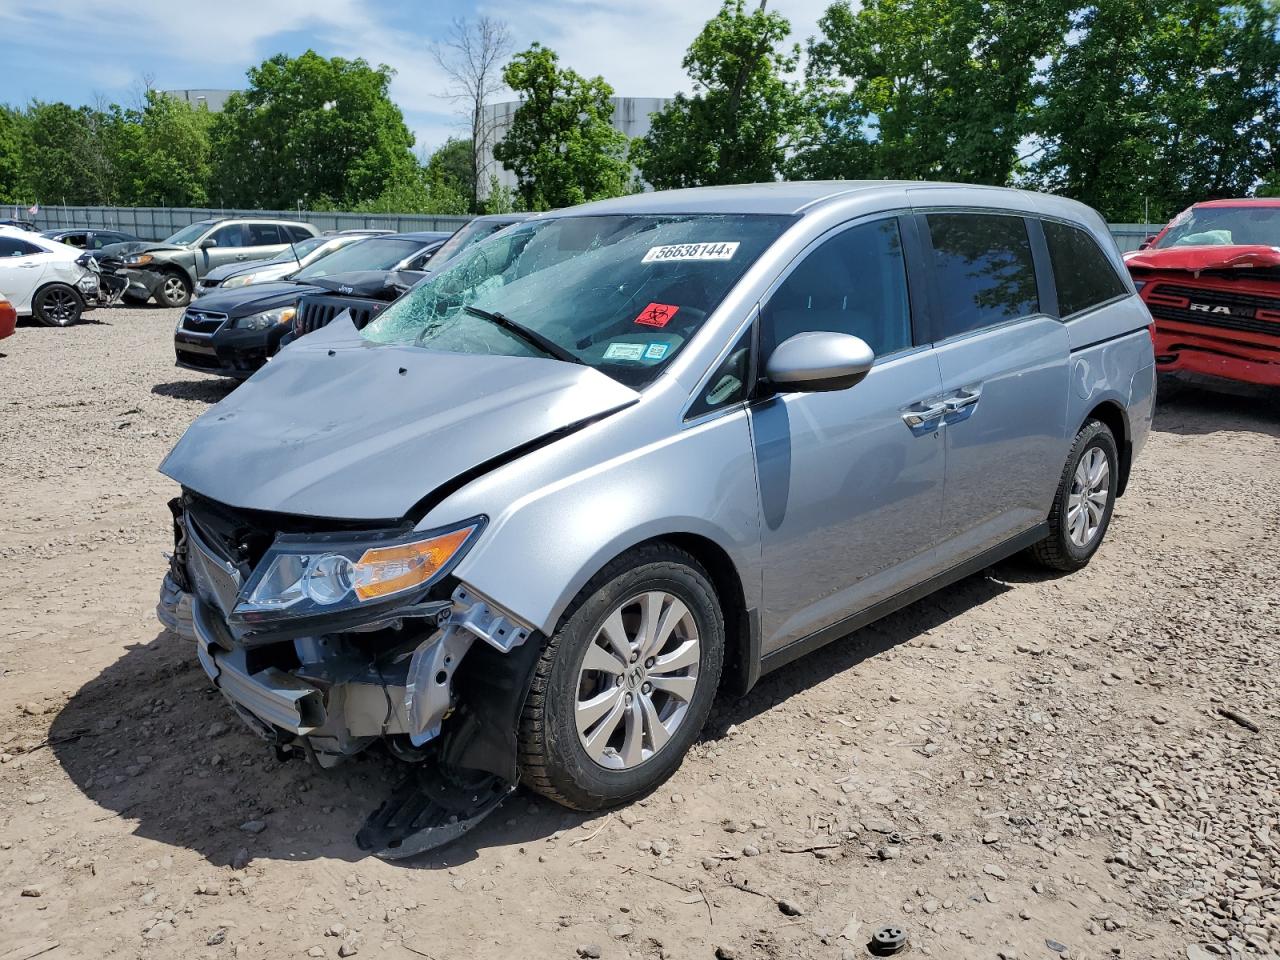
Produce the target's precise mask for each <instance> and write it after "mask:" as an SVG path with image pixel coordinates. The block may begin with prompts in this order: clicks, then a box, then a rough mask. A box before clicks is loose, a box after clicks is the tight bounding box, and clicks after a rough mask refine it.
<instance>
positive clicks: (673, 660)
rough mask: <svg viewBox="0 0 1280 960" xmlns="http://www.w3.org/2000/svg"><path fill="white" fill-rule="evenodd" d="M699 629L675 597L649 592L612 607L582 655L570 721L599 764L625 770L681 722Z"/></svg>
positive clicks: (693, 676) (693, 685) (694, 679)
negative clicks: (575, 697)
mask: <svg viewBox="0 0 1280 960" xmlns="http://www.w3.org/2000/svg"><path fill="white" fill-rule="evenodd" d="M700 659H701V648H700V642H699V635H698V625H697V622H696V621H695V620H694V617H693V614H692V613H691V612H690V611H689V608H688V607H687V606H686V605H685V604H684V602H683V601H682V600H680V598H679V597H676V596H674V595H673V594H670V593H665V592H663V591H658V590H651V591H648V592H646V593H642V594H640V595H638V596H634V597H631V598H630V599H628V600H626V601H624V602H623V603H621V604H619V605H618V606H617V607H615V608H614V610H613V612H611V613H610V614H609V616H607V617H606V618H605V620H604V623H603V624H601V626H600V628H599V630H597V631H596V635H595V636H594V637H593V638H592V640H591V643H590V644H588V646H587V649H586V651H585V653H584V654H583V658H582V664H581V666H580V667H579V669H578V684H577V702H576V703H575V704H574V719H575V722H576V724H577V729H578V740H579V742H580V743H581V744H582V747H583V749H584V750H585V751H586V752H587V756H589V757H590V758H591V759H592V760H593V761H594V762H595V763H596V764H598V765H599V766H601V767H605V768H606V769H610V770H630V769H633V768H635V767H638V766H639V765H640V764H642V763H644V762H646V761H647V760H649V759H650V758H652V757H653V756H654V755H656V754H657V753H658V752H660V751H661V750H662V749H663V748H664V747H665V746H666V745H667V743H668V742H669V741H670V740H671V737H672V736H673V735H674V734H675V732H676V731H677V730H678V729H679V728H680V726H681V725H682V724H683V723H684V722H685V719H686V717H687V715H688V713H689V706H690V704H691V702H692V701H693V694H694V690H695V689H697V686H698V664H699V661H700Z"/></svg>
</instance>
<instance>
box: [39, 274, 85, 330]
mask: <svg viewBox="0 0 1280 960" xmlns="http://www.w3.org/2000/svg"><path fill="white" fill-rule="evenodd" d="M83 312H84V301H83V300H81V299H80V294H78V293H76V292H75V290H73V289H72V288H71V287H69V286H67V285H66V284H65V283H53V284H50V285H49V286H47V287H45V288H44V289H43V290H41V291H40V292H39V293H37V294H36V296H35V299H34V300H33V301H32V302H31V315H32V316H34V317H35V318H36V319H37V320H39V321H40V322H41V323H43V324H44V325H45V326H46V327H69V326H71V325H72V324H73V323H75V322H76V321H77V320H79V319H80V314H82V313H83Z"/></svg>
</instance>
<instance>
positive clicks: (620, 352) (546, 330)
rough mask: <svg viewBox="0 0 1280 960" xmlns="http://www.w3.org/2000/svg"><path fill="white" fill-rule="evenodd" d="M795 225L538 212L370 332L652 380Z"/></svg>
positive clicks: (755, 218)
mask: <svg viewBox="0 0 1280 960" xmlns="http://www.w3.org/2000/svg"><path fill="white" fill-rule="evenodd" d="M791 222H792V218H791V217H785V216H765V215H760V214H715V215H711V214H697V215H694V214H690V215H670V216H626V215H615V216H582V217H558V218H550V219H539V220H531V221H528V222H527V223H522V224H519V225H517V226H515V227H511V228H509V229H507V230H505V231H503V232H502V233H500V234H497V235H495V236H493V237H491V238H490V239H488V240H485V241H483V242H482V243H479V244H476V245H475V246H474V247H472V248H471V249H469V250H467V251H465V252H464V253H463V254H462V255H460V256H459V257H458V258H457V260H456V261H454V262H453V263H451V264H449V265H448V266H447V267H445V268H444V269H443V270H441V271H440V272H439V273H437V274H435V275H434V276H432V277H430V278H429V279H427V280H425V281H423V282H422V283H420V284H418V285H417V286H416V287H414V288H413V289H412V290H411V291H410V292H409V293H408V294H406V295H405V296H404V297H402V298H401V299H400V300H398V301H397V302H396V303H394V304H392V305H391V306H390V307H388V308H387V309H386V310H384V311H383V312H382V313H381V314H380V315H379V316H378V318H377V319H376V320H374V321H373V322H372V323H371V324H369V325H368V326H367V327H365V328H364V330H363V331H361V335H362V336H363V337H365V339H367V340H371V341H373V342H375V343H413V344H417V345H418V346H421V347H425V348H427V349H431V350H439V351H444V352H450V353H498V354H506V355H509V356H537V357H548V356H550V357H558V358H559V359H565V360H569V359H572V360H575V361H577V362H580V363H585V364H587V365H589V366H592V367H595V368H597V369H599V370H600V371H601V372H603V373H606V374H608V375H609V376H611V377H613V378H614V379H616V380H619V381H621V382H623V383H625V384H627V385H628V386H633V387H638V386H643V385H645V384H647V383H649V382H650V381H652V380H653V379H654V378H655V377H656V376H657V375H658V373H659V372H660V370H661V369H662V367H664V366H665V365H666V364H667V363H669V362H670V361H671V360H672V359H673V358H674V357H675V356H676V354H678V353H679V352H680V349H681V348H682V347H683V346H684V345H685V344H686V343H687V342H688V341H689V340H690V339H691V338H692V337H693V335H694V334H695V333H697V331H698V330H699V328H700V327H701V326H702V324H703V322H704V321H705V320H706V318H707V316H708V315H709V314H710V313H711V311H712V310H714V309H715V307H716V306H717V305H718V304H719V303H720V301H721V300H723V299H724V297H725V295H726V294H727V293H728V292H729V290H730V289H731V288H732V287H733V285H734V284H735V283H736V282H737V281H738V278H739V277H741V276H742V274H743V273H744V272H745V271H746V269H747V267H749V266H750V265H751V264H752V263H753V262H754V261H755V259H756V258H757V257H759V256H760V254H761V253H763V252H764V250H765V249H766V248H768V247H769V245H770V244H772V243H773V241H774V240H775V239H777V237H778V236H779V235H780V234H781V233H782V231H783V230H785V229H786V228H787V226H788V225H789V224H790V223H791Z"/></svg>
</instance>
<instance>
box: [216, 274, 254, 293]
mask: <svg viewBox="0 0 1280 960" xmlns="http://www.w3.org/2000/svg"><path fill="white" fill-rule="evenodd" d="M256 277H257V274H256V273H242V274H240V275H239V276H236V277H228V278H227V279H226V280H223V281H222V289H224V290H229V289H231V288H232V287H245V286H248V285H249V284H251V283H253V281H254V279H255V278H256Z"/></svg>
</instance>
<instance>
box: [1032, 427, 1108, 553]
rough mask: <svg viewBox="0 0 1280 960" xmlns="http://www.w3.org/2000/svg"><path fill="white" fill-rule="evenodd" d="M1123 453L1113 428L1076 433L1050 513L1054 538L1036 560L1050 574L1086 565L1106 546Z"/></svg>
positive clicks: (1038, 550) (1040, 546) (1037, 548)
mask: <svg viewBox="0 0 1280 960" xmlns="http://www.w3.org/2000/svg"><path fill="white" fill-rule="evenodd" d="M1119 480H1120V454H1119V449H1118V448H1117V446H1116V438H1115V436H1114V435H1112V433H1111V429H1110V428H1109V427H1108V426H1107V425H1106V424H1105V423H1103V422H1102V421H1100V420H1089V421H1087V422H1086V423H1085V425H1084V426H1083V427H1081V428H1080V432H1079V433H1077V434H1076V439H1075V443H1073V444H1072V445H1071V452H1070V453H1069V454H1068V455H1067V465H1066V467H1065V468H1064V469H1063V471H1062V480H1061V481H1060V482H1059V484H1058V492H1057V494H1056V495H1055V496H1054V499H1053V509H1052V510H1051V511H1050V512H1049V535H1048V536H1046V537H1045V538H1044V539H1043V540H1041V541H1040V542H1039V543H1037V544H1035V545H1034V546H1033V547H1032V548H1031V555H1032V557H1034V558H1035V560H1036V561H1037V562H1038V563H1040V564H1041V565H1042V566H1045V567H1048V568H1049V569H1050V570H1062V571H1064V572H1070V571H1072V570H1079V569H1080V568H1081V567H1083V566H1085V565H1086V564H1087V563H1088V562H1089V561H1090V560H1091V559H1092V558H1093V555H1094V554H1095V553H1097V551H1098V547H1099V546H1101V545H1102V538H1103V537H1104V536H1105V535H1106V532H1107V527H1108V526H1109V525H1110V523H1111V514H1112V512H1113V511H1114V509H1115V504H1116V490H1117V489H1118V485H1119Z"/></svg>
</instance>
